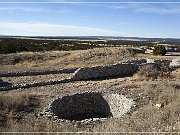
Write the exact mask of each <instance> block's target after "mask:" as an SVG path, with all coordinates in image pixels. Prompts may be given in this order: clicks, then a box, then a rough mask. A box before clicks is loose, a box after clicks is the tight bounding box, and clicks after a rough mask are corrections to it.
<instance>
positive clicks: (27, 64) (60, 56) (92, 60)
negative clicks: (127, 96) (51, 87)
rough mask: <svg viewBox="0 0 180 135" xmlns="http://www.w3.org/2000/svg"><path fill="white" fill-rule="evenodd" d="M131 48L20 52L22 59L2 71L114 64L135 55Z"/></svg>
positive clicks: (1, 70)
mask: <svg viewBox="0 0 180 135" xmlns="http://www.w3.org/2000/svg"><path fill="white" fill-rule="evenodd" d="M130 49H131V48H125V47H105V48H94V49H89V50H79V51H68V52H67V51H50V52H38V53H30V52H27V53H19V54H16V55H17V57H18V58H19V59H21V60H20V61H19V62H18V63H16V64H15V65H2V66H1V67H0V72H9V71H12V72H13V71H14V72H15V71H41V70H50V69H51V70H54V69H64V68H78V67H87V66H88V67H92V66H101V65H107V64H113V63H116V62H119V61H122V60H123V59H128V58H130V57H133V56H132V55H131V54H130V52H129V50H130ZM123 54H124V55H123ZM7 57H8V56H7ZM9 57H10V56H9Z"/></svg>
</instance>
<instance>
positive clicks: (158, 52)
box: [153, 45, 166, 56]
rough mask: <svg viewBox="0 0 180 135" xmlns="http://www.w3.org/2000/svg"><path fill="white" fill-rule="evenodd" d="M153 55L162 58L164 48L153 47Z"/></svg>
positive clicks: (159, 46) (164, 52) (164, 51)
mask: <svg viewBox="0 0 180 135" xmlns="http://www.w3.org/2000/svg"><path fill="white" fill-rule="evenodd" d="M153 54H154V55H161V56H164V55H165V54H166V48H165V47H164V46H162V45H158V46H155V47H154V50H153Z"/></svg>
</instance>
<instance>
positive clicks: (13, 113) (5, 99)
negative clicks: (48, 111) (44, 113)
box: [0, 93, 40, 128]
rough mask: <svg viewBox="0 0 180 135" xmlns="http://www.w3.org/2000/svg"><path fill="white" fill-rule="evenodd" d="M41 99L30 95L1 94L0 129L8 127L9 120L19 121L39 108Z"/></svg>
mask: <svg viewBox="0 0 180 135" xmlns="http://www.w3.org/2000/svg"><path fill="white" fill-rule="evenodd" d="M39 103H40V102H39V99H38V97H37V96H35V95H30V94H16V93H15V94H13V95H8V94H2V93H1V94H0V106H1V108H0V128H2V127H8V121H9V120H12V119H13V120H15V121H17V122H18V121H19V120H21V119H23V118H24V116H25V115H27V114H28V113H32V112H34V111H35V108H37V107H38V106H39Z"/></svg>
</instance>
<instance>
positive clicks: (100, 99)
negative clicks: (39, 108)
mask: <svg viewBox="0 0 180 135" xmlns="http://www.w3.org/2000/svg"><path fill="white" fill-rule="evenodd" d="M133 105H134V101H133V100H131V99H127V98H126V97H125V96H123V95H119V94H109V93H100V92H84V93H76V94H73V95H67V96H63V97H59V98H56V99H55V100H53V101H52V103H51V104H50V105H49V107H48V108H46V109H45V111H44V112H45V114H46V115H48V116H50V115H51V116H52V118H54V119H55V120H58V121H59V120H65V121H73V122H74V121H82V122H83V121H84V120H85V121H87V120H88V119H89V120H101V119H103V120H104V119H106V118H109V117H122V116H123V115H124V114H126V113H128V112H129V111H130V110H131V108H132V106H133Z"/></svg>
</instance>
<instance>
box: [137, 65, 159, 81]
mask: <svg viewBox="0 0 180 135" xmlns="http://www.w3.org/2000/svg"><path fill="white" fill-rule="evenodd" d="M161 74H162V71H161V69H160V67H159V66H158V65H156V64H147V65H144V66H142V67H141V68H140V71H139V75H140V76H144V77H147V78H153V79H156V78H158V76H160V75H161Z"/></svg>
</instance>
